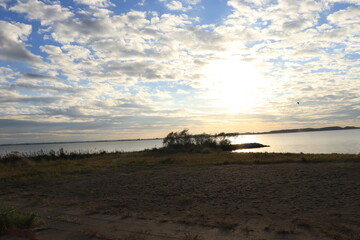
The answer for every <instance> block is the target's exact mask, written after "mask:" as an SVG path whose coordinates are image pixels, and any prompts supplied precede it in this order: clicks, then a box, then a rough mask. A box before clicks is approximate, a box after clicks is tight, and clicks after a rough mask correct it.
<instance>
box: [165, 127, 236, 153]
mask: <svg viewBox="0 0 360 240" xmlns="http://www.w3.org/2000/svg"><path fill="white" fill-rule="evenodd" d="M226 137H227V135H226V134H225V133H220V134H215V135H210V134H206V133H203V134H196V135H192V134H190V133H189V129H184V130H182V131H181V132H170V133H169V134H168V135H167V136H166V137H165V138H164V139H163V144H164V147H166V148H177V149H178V148H186V147H193V146H200V147H211V148H217V147H219V148H221V149H223V150H227V148H229V146H231V142H230V140H229V139H227V138H226Z"/></svg>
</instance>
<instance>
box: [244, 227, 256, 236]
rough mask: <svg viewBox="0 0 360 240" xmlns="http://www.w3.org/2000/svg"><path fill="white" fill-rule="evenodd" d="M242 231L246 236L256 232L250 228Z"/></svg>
mask: <svg viewBox="0 0 360 240" xmlns="http://www.w3.org/2000/svg"><path fill="white" fill-rule="evenodd" d="M242 230H243V231H244V232H245V235H246V236H250V235H251V234H252V233H253V232H254V230H253V229H251V228H249V226H245V227H244V228H243V229H242Z"/></svg>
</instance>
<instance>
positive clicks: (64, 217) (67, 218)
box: [52, 215, 80, 224]
mask: <svg viewBox="0 0 360 240" xmlns="http://www.w3.org/2000/svg"><path fill="white" fill-rule="evenodd" d="M52 219H53V220H56V221H61V222H67V223H76V224H80V221H79V219H77V218H74V217H71V216H67V215H60V216H56V217H53V218H52Z"/></svg>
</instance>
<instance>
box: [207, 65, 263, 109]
mask: <svg viewBox="0 0 360 240" xmlns="http://www.w3.org/2000/svg"><path fill="white" fill-rule="evenodd" d="M203 71H204V72H203V74H204V75H205V76H206V77H205V83H204V84H205V86H206V88H207V97H208V98H209V99H211V100H212V101H211V102H212V105H213V106H214V107H220V108H222V109H224V110H225V111H227V112H244V111H251V110H252V109H253V108H254V107H255V106H256V105H257V104H259V102H260V101H259V100H260V99H262V98H263V97H264V95H265V93H264V91H265V90H264V89H265V88H264V84H265V81H264V78H263V76H262V75H261V74H260V73H259V70H258V69H257V68H256V67H255V65H254V64H252V63H249V62H244V61H241V60H239V59H236V58H227V59H221V60H215V61H213V62H211V63H210V64H208V65H207V66H206V67H205V68H204V70H203Z"/></svg>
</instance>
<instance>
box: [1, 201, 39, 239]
mask: <svg viewBox="0 0 360 240" xmlns="http://www.w3.org/2000/svg"><path fill="white" fill-rule="evenodd" d="M43 223H44V221H43V219H42V218H41V217H40V216H39V215H38V214H36V213H25V212H20V211H18V210H16V209H15V208H13V207H8V206H1V205H0V236H1V235H4V234H6V233H8V232H9V231H10V230H13V229H28V228H34V227H37V226H40V225H42V224H43Z"/></svg>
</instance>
